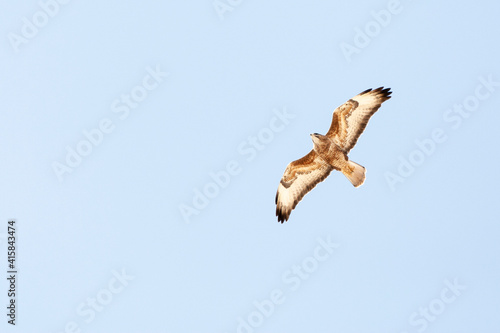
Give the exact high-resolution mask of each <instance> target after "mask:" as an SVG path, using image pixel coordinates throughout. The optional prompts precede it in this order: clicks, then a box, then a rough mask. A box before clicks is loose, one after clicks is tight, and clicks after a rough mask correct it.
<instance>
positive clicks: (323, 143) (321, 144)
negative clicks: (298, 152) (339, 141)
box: [311, 133, 330, 150]
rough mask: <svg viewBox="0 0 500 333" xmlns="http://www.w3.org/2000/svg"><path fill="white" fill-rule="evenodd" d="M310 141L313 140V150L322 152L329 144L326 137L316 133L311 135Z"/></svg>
mask: <svg viewBox="0 0 500 333" xmlns="http://www.w3.org/2000/svg"><path fill="white" fill-rule="evenodd" d="M311 139H312V140H313V143H314V150H323V149H324V148H325V147H327V146H328V143H329V142H330V140H329V139H328V137H326V136H325V135H321V134H318V133H313V134H311Z"/></svg>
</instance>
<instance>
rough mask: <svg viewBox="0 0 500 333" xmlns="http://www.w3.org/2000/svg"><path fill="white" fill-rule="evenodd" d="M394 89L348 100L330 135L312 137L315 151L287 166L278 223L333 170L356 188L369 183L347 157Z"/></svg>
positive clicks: (279, 194)
mask: <svg viewBox="0 0 500 333" xmlns="http://www.w3.org/2000/svg"><path fill="white" fill-rule="evenodd" d="M391 93H392V92H391V91H390V88H386V89H384V87H380V88H377V89H375V90H372V89H368V90H365V91H363V92H362V93H360V94H359V95H357V96H355V97H353V98H352V99H350V100H348V101H347V102H345V103H344V104H342V105H341V106H339V107H338V108H337V109H335V111H334V112H333V119H332V124H331V126H330V129H329V130H328V133H326V135H321V134H317V133H314V134H311V137H312V140H313V143H314V148H313V150H311V151H310V152H309V154H307V155H306V156H304V157H302V158H301V159H299V160H296V161H293V162H292V163H290V164H288V166H287V167H286V170H285V173H284V174H283V177H282V178H281V181H280V183H279V185H278V191H277V193H276V200H275V201H276V216H278V221H279V222H281V223H283V222H284V221H288V218H289V217H290V213H291V212H292V210H293V209H294V208H295V206H297V204H298V203H299V201H300V200H302V198H303V197H304V195H306V194H307V192H309V191H311V190H312V189H313V188H314V187H315V186H316V185H317V184H318V183H319V182H322V181H323V180H325V178H326V177H328V175H329V174H330V172H332V170H338V171H340V172H342V173H343V174H344V175H345V176H346V177H347V178H348V179H349V181H351V183H352V184H353V185H354V186H355V187H358V186H361V185H362V184H363V183H364V181H365V172H366V170H365V168H364V167H362V166H361V165H359V164H357V163H354V162H352V161H349V158H348V157H347V154H348V153H349V151H350V150H351V149H352V148H353V147H354V145H355V144H356V142H357V141H358V138H359V136H360V135H361V133H363V130H364V129H365V127H366V125H367V124H368V121H369V120H370V117H371V116H372V115H373V114H374V113H375V112H376V111H377V110H378V109H379V108H380V105H382V103H383V102H384V101H386V100H388V99H389V98H391V96H390V95H391Z"/></svg>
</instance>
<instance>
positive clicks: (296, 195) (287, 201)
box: [275, 150, 333, 223]
mask: <svg viewBox="0 0 500 333" xmlns="http://www.w3.org/2000/svg"><path fill="white" fill-rule="evenodd" d="M332 170H333V168H332V167H331V166H330V165H328V164H327V163H325V162H324V161H323V160H322V159H321V158H320V157H319V156H318V155H317V154H316V152H315V151H314V150H311V152H310V153H309V154H307V155H306V156H304V157H302V158H301V159H299V160H297V161H293V162H292V163H290V164H288V166H287V167H286V170H285V173H284V174H283V177H282V178H281V181H280V184H279V185H278V192H276V200H275V202H276V216H278V222H281V223H283V222H284V221H288V218H289V217H290V213H291V212H292V209H294V208H295V206H297V204H298V203H299V201H300V200H302V198H303V197H304V195H306V193H307V192H309V191H310V190H312V189H313V188H314V187H315V186H316V184H318V183H319V182H321V181H323V180H325V178H326V177H328V175H329V174H330V172H331V171H332Z"/></svg>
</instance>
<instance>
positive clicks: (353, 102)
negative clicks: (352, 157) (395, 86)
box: [326, 87, 392, 154]
mask: <svg viewBox="0 0 500 333" xmlns="http://www.w3.org/2000/svg"><path fill="white" fill-rule="evenodd" d="M391 93H392V92H391V91H390V88H386V89H384V87H380V88H377V89H375V90H371V89H368V90H365V91H363V92H362V93H361V94H359V95H357V96H355V97H353V98H352V99H350V100H348V101H347V102H345V103H344V104H342V105H341V106H339V107H338V108H336V109H335V111H334V112H333V119H332V125H331V126H330V129H329V130H328V133H326V136H328V137H329V138H330V139H332V140H333V141H334V142H335V143H336V144H337V146H338V147H339V148H340V149H342V150H343V151H344V152H345V153H346V154H347V153H348V152H349V151H350V150H351V149H352V147H354V145H355V144H356V142H357V141H358V138H359V136H360V135H361V133H363V131H364V129H365V127H366V125H367V124H368V121H369V120H370V117H371V116H372V115H373V114H374V113H375V112H376V111H377V110H378V109H379V108H380V105H382V103H383V102H384V101H386V100H388V99H389V98H391V96H390V95H391Z"/></svg>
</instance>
